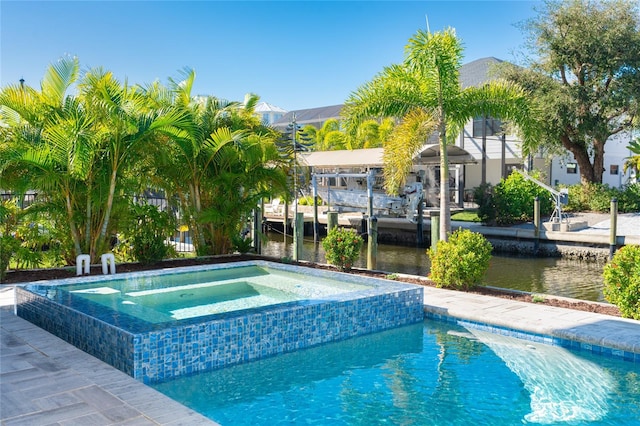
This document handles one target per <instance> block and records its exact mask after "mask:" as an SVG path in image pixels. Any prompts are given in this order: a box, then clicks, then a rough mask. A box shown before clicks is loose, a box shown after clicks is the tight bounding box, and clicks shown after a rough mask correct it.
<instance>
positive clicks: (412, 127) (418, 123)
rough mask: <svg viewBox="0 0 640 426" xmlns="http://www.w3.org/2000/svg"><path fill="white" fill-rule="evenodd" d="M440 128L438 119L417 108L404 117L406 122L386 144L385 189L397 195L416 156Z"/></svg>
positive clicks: (398, 127)
mask: <svg viewBox="0 0 640 426" xmlns="http://www.w3.org/2000/svg"><path fill="white" fill-rule="evenodd" d="M437 126H438V120H437V117H434V116H433V115H431V114H429V112H427V111H425V110H423V109H420V108H416V109H414V110H413V111H411V112H409V113H408V114H406V115H405V116H404V120H403V121H402V123H400V124H399V125H398V126H396V128H395V129H394V131H393V133H392V134H391V136H390V138H389V140H388V141H387V143H386V144H385V147H384V154H383V161H384V163H385V168H384V177H385V189H386V191H387V192H388V193H390V194H397V192H398V189H399V188H400V186H402V185H403V184H404V183H405V179H406V177H407V175H408V174H409V172H411V168H412V166H413V162H414V159H415V156H416V154H417V153H418V152H419V150H420V148H421V147H422V146H424V144H425V141H426V140H427V138H428V137H429V135H431V134H432V133H433V132H434V131H435V130H436V129H437Z"/></svg>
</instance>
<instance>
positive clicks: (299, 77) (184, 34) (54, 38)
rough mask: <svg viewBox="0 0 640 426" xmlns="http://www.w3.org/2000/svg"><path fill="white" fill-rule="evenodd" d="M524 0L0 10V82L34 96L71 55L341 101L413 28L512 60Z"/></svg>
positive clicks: (202, 82)
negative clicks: (452, 35) (452, 33)
mask: <svg viewBox="0 0 640 426" xmlns="http://www.w3.org/2000/svg"><path fill="white" fill-rule="evenodd" d="M539 4H540V3H539V2H536V1H519V0H511V1H406V2H405V1H100V0H98V1H69V2H63V1H44V2H42V1H10V0H2V1H0V61H1V65H0V84H1V85H2V86H4V85H6V84H12V83H17V81H18V80H19V79H20V78H24V79H25V81H26V84H29V85H31V86H35V87H38V86H39V84H40V80H41V78H42V76H43V75H44V72H45V70H46V68H47V66H48V65H49V64H51V63H53V62H55V61H57V60H58V59H59V58H60V57H62V56H64V55H72V56H77V57H78V58H79V60H80V64H81V66H82V68H83V69H87V68H92V67H103V68H105V69H108V70H111V71H113V72H114V74H115V75H116V76H117V77H118V78H119V79H121V80H124V79H125V78H126V79H127V81H128V82H129V83H131V84H134V83H135V84H138V83H139V84H144V83H150V82H152V81H154V80H160V81H162V82H166V81H167V78H168V77H178V76H179V70H181V69H183V68H184V67H190V68H192V69H194V70H195V71H196V75H197V77H196V83H195V87H194V94H207V95H213V96H217V97H219V98H223V99H229V100H242V99H243V98H244V94H245V93H247V92H252V93H256V94H258V95H259V96H260V98H261V99H262V100H263V101H266V102H269V103H271V104H274V105H277V106H279V107H281V108H283V109H285V110H295V109H303V108H313V107H318V106H327V105H335V104H340V103H343V102H344V100H345V99H346V98H347V97H348V96H349V94H350V93H351V92H353V91H354V90H356V89H357V88H358V87H359V86H360V85H362V84H364V83H366V82H367V81H369V80H371V78H373V77H374V76H375V75H376V74H377V73H379V72H380V71H381V70H382V69H383V67H385V66H387V65H390V64H392V63H398V62H400V61H401V60H402V58H403V53H404V46H405V45H406V44H407V40H408V39H409V38H410V37H411V36H412V35H413V34H414V33H415V32H416V30H418V29H424V28H426V19H425V17H426V16H428V20H429V26H430V29H431V31H437V30H441V29H443V28H446V27H453V28H455V29H456V31H457V34H458V36H459V37H460V38H461V39H462V41H463V44H464V46H465V60H464V62H470V61H472V60H474V59H478V58H482V57H487V56H495V57H498V58H500V59H505V60H510V61H517V59H516V58H518V57H519V53H518V52H521V51H522V46H523V42H524V34H523V33H522V30H521V29H519V28H517V27H516V26H515V24H517V23H519V22H522V21H523V20H525V19H528V18H531V17H533V16H535V11H534V6H535V5H539Z"/></svg>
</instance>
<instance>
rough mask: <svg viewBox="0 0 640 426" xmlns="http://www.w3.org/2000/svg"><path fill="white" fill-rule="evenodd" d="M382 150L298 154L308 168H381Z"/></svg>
mask: <svg viewBox="0 0 640 426" xmlns="http://www.w3.org/2000/svg"><path fill="white" fill-rule="evenodd" d="M383 153H384V149H382V148H369V149H352V150H348V149H345V150H338V151H314V152H306V153H302V154H300V156H301V157H302V161H303V162H304V163H305V164H306V165H307V166H310V167H382V165H383V164H384V162H383V161H382V154H383Z"/></svg>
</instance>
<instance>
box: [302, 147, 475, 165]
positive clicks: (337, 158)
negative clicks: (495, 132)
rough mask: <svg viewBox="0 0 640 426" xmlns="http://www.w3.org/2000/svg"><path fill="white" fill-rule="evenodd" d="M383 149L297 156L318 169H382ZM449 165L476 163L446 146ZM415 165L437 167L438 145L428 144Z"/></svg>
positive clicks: (456, 149) (438, 161)
mask: <svg viewBox="0 0 640 426" xmlns="http://www.w3.org/2000/svg"><path fill="white" fill-rule="evenodd" d="M383 153H384V149H383V148H369V149H353V150H339V151H314V152H305V153H302V154H299V155H300V157H301V160H302V162H303V164H306V165H307V166H310V167H318V168H350V167H383V166H384V161H383V159H382V156H383ZM447 154H448V155H449V164H470V163H476V162H477V161H476V160H475V158H473V156H472V155H471V154H469V153H468V152H467V151H465V150H464V149H462V148H460V147H459V146H455V145H448V146H447ZM416 163H417V164H428V165H439V164H440V145H438V144H428V145H425V146H423V147H422V150H421V151H420V154H419V155H417V156H416Z"/></svg>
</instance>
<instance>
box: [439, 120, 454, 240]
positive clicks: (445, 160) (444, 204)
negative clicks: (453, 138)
mask: <svg viewBox="0 0 640 426" xmlns="http://www.w3.org/2000/svg"><path fill="white" fill-rule="evenodd" d="M439 232H440V238H439V239H440V240H443V241H447V239H448V238H449V232H451V208H450V207H449V156H448V154H447V127H446V122H445V120H444V118H441V119H440V230H439Z"/></svg>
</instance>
